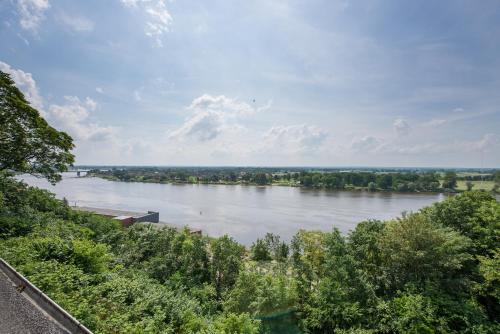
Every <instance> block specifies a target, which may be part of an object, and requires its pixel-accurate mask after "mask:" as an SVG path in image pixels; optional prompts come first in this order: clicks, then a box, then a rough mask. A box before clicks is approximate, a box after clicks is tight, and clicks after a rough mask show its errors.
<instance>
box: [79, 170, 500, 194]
mask: <svg viewBox="0 0 500 334" xmlns="http://www.w3.org/2000/svg"><path fill="white" fill-rule="evenodd" d="M85 177H98V178H101V179H104V180H107V181H115V182H127V183H153V184H173V185H183V184H193V185H197V184H199V185H225V186H237V185H238V186H254V187H268V186H278V187H293V188H303V189H307V190H340V191H367V192H384V193H405V194H411V193H415V194H419V193H426V194H456V193H462V192H465V191H469V190H471V189H472V190H480V191H487V192H491V193H493V194H500V191H498V190H497V191H495V185H496V183H495V182H494V181H464V180H459V181H457V185H456V187H455V188H453V189H448V188H435V189H431V190H408V189H407V190H404V189H399V190H397V189H381V188H376V187H369V186H367V187H362V186H354V185H351V184H348V185H344V186H343V187H327V186H306V185H304V184H301V183H300V182H296V181H277V182H271V183H266V184H259V183H256V182H247V181H220V180H219V181H216V182H215V181H214V182H207V181H203V182H200V181H193V180H186V181H180V180H167V181H165V180H163V181H162V180H155V179H127V180H124V179H120V178H118V177H116V176H113V175H108V174H99V173H88V174H87V175H85ZM468 182H469V183H470V184H471V185H472V188H471V189H468V187H467V183H468ZM497 189H498V188H497Z"/></svg>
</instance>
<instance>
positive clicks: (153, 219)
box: [134, 211, 160, 223]
mask: <svg viewBox="0 0 500 334" xmlns="http://www.w3.org/2000/svg"><path fill="white" fill-rule="evenodd" d="M134 220H135V222H136V223H143V222H150V223H159V222H160V213H159V212H155V211H148V214H147V215H144V216H140V217H135V218H134Z"/></svg>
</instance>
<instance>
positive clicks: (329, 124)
mask: <svg viewBox="0 0 500 334" xmlns="http://www.w3.org/2000/svg"><path fill="white" fill-rule="evenodd" d="M499 36H500V2H499V1H497V0H482V1H477V0H470V1H465V0H464V1H461V0H455V1H451V0H440V1H431V0H429V1H426V0H422V1H402V0H383V1H382V0H380V1H379V0H370V1H355V0H338V1H336V0H327V1H318V0H307V1H273V0H251V1H248V0H246V1H239V0H235V1H227V0H222V1H217V0H214V1H203V0H200V1H196V0H194V1H190V0H183V1H180V0H171V1H167V0H107V1H102V0H86V1H67V0H66V1H62V0H2V1H0V70H1V71H4V72H7V73H9V74H11V76H12V78H13V80H14V81H15V82H16V85H17V86H18V87H19V88H20V89H21V90H22V91H23V92H24V93H25V95H26V97H27V99H28V100H29V101H30V103H31V104H32V105H33V106H34V107H35V108H37V109H38V110H39V111H40V113H41V114H42V115H43V116H44V117H45V118H46V119H47V121H48V122H49V123H50V124H51V125H52V126H54V127H56V128H57V129H60V130H64V131H66V132H67V133H69V134H70V135H71V136H72V137H73V138H74V141H75V145H76V148H75V150H74V153H75V155H76V164H108V165H109V164H119V165H205V166H210V165H214V166H221V165H239V166H256V165H263V166H401V167H408V166H429V167H500V38H499Z"/></svg>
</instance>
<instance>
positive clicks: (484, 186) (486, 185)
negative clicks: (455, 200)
mask: <svg viewBox="0 0 500 334" xmlns="http://www.w3.org/2000/svg"><path fill="white" fill-rule="evenodd" d="M466 182H467V181H462V180H460V181H457V190H467V185H466ZM470 182H472V184H473V185H474V186H473V187H472V190H486V191H491V190H492V189H493V186H494V185H495V182H493V181H470Z"/></svg>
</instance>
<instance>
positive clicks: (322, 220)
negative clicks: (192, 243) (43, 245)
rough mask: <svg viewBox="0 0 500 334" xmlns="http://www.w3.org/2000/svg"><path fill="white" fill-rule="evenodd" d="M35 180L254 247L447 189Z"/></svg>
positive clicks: (414, 203) (395, 210) (345, 227)
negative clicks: (268, 238)
mask: <svg viewBox="0 0 500 334" xmlns="http://www.w3.org/2000/svg"><path fill="white" fill-rule="evenodd" d="M20 178H21V179H24V181H25V182H26V183H28V184H30V185H34V186H38V187H40V188H45V189H48V190H50V191H51V192H54V193H55V194H56V196H57V197H58V198H63V197H66V199H68V201H69V202H70V204H71V205H75V204H76V205H78V206H91V207H99V208H111V209H121V210H129V211H141V212H142V211H147V210H152V211H159V212H160V220H161V221H163V222H166V223H169V224H173V225H179V226H184V225H189V226H190V227H191V228H196V229H201V230H203V232H204V233H206V234H208V235H211V236H220V235H223V234H229V235H230V236H232V237H234V238H235V239H236V240H238V241H239V242H242V243H244V244H247V245H249V244H251V243H252V242H253V241H254V240H255V239H256V238H258V237H262V236H264V235H265V233H266V232H272V233H277V234H279V235H280V236H281V237H282V238H284V239H286V240H290V239H291V237H292V236H293V235H294V234H295V233H296V232H297V231H298V230H299V229H308V230H323V231H330V230H331V229H332V227H337V228H339V229H340V230H341V231H342V232H348V231H349V230H352V229H354V228H355V227H356V224H357V223H358V222H360V221H362V220H365V219H369V218H374V219H390V218H394V217H397V216H400V215H401V212H403V211H415V210H418V209H420V208H422V207H424V206H426V205H429V204H431V203H433V202H436V201H440V200H443V199H444V198H445V195H443V194H430V193H426V194H415V193H412V194H409V193H406V194H405V193H385V192H374V193H372V192H366V191H326V190H307V189H302V188H292V187H280V186H268V187H257V186H240V185H236V186H234V185H201V184H200V185H198V184H182V185H174V184H153V183H127V182H114V181H107V180H103V179H100V178H84V177H81V178H78V177H76V174H75V173H65V175H64V176H63V180H62V181H61V182H59V183H58V184H57V185H56V186H51V185H50V184H49V183H48V182H46V181H45V180H43V179H37V178H34V177H32V176H27V175H23V176H21V177H20Z"/></svg>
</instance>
